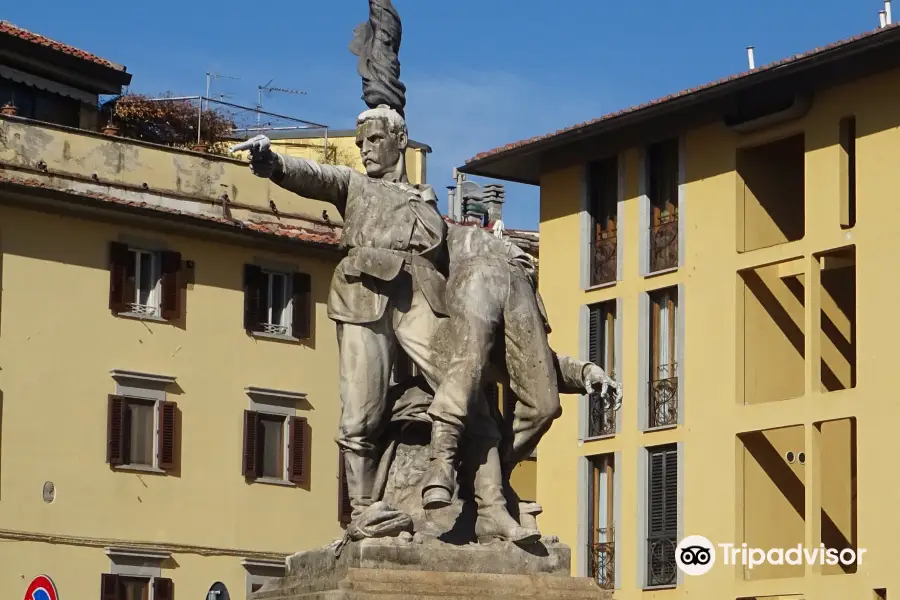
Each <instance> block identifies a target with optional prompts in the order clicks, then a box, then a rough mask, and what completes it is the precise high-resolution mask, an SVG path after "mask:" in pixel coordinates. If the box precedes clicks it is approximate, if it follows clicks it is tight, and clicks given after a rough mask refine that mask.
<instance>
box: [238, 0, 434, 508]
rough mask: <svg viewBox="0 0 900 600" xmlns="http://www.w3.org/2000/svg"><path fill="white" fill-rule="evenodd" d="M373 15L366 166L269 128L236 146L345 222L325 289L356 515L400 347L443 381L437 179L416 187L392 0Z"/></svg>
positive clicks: (357, 42) (363, 45) (366, 81)
mask: <svg viewBox="0 0 900 600" xmlns="http://www.w3.org/2000/svg"><path fill="white" fill-rule="evenodd" d="M369 15H370V18H369V21H368V22H367V23H364V24H363V25H360V26H359V27H358V28H357V30H356V35H355V37H354V40H353V43H352V45H351V49H352V50H353V52H354V53H356V54H358V55H359V63H360V69H359V70H360V75H362V77H363V92H364V93H363V98H364V99H365V101H366V103H367V105H368V106H369V107H370V108H369V110H367V111H365V112H363V113H362V114H360V115H359V117H358V118H357V137H356V143H357V146H358V147H359V149H360V154H361V156H362V162H363V164H364V165H365V169H366V173H367V174H366V175H362V174H361V173H358V172H357V171H355V170H353V169H350V168H348V167H344V166H331V165H323V164H319V163H317V162H315V161H311V160H306V159H303V158H295V157H291V156H285V155H281V154H277V153H274V152H272V150H271V149H270V143H269V140H268V138H266V137H265V136H257V137H255V138H253V139H251V140H248V141H247V142H244V143H243V144H240V145H238V146H236V147H235V148H233V149H232V151H237V150H249V151H250V165H251V168H252V170H253V172H254V173H255V174H257V175H259V176H260V177H268V178H271V179H272V181H274V182H275V183H277V184H278V185H280V186H282V187H284V188H286V189H288V190H291V191H293V192H296V193H297V194H300V195H301V196H305V197H308V198H315V199H317V200H323V201H327V202H330V203H332V204H334V206H335V207H336V208H337V210H338V211H339V213H340V214H341V216H342V217H343V219H344V229H343V233H342V236H341V241H340V245H341V247H342V248H346V249H348V251H349V252H348V255H347V256H346V257H345V258H344V259H343V260H342V261H341V262H340V264H339V265H338V267H337V269H336V271H335V273H334V276H333V279H332V282H331V290H330V293H329V297H328V316H329V317H330V318H331V319H333V320H334V321H336V322H337V338H338V350H339V353H340V396H341V422H340V429H339V433H338V435H337V443H338V445H339V446H340V448H341V450H342V452H343V456H344V462H345V467H346V469H345V470H346V473H347V487H348V489H349V495H350V502H351V505H352V506H353V517H354V518H356V517H358V516H359V514H360V513H361V512H362V511H363V510H364V509H365V508H366V507H367V506H369V505H371V504H372V485H373V483H374V478H375V476H376V470H377V466H378V462H379V451H378V448H377V447H376V443H375V440H376V439H377V438H378V437H379V436H380V433H381V427H382V424H383V422H384V416H385V397H386V393H387V389H388V384H389V379H390V370H391V366H392V364H393V360H394V356H395V353H396V346H397V344H399V345H400V346H401V347H402V348H403V350H404V351H405V352H406V353H407V355H408V356H409V357H410V359H411V360H412V361H413V362H414V363H415V364H416V365H417V366H418V367H419V369H421V371H422V372H423V373H424V374H425V377H426V378H427V379H428V380H429V383H430V384H432V385H436V384H437V382H438V379H437V373H436V370H435V368H434V366H433V360H432V356H431V353H430V348H429V346H428V344H427V342H426V340H428V339H430V338H431V335H432V332H433V330H434V328H435V327H436V326H437V323H438V315H442V314H446V309H445V308H444V287H445V284H446V265H445V262H446V260H445V253H446V247H445V235H446V223H445V222H444V220H443V218H442V217H441V214H440V212H439V211H438V208H437V196H436V195H435V193H434V190H433V189H432V188H431V187H430V186H426V185H417V186H413V185H410V184H409V181H408V179H407V176H406V161H405V154H404V153H405V150H406V148H407V144H408V141H409V139H408V133H407V128H406V121H405V119H404V117H403V109H404V105H405V87H404V86H403V84H402V83H400V81H399V79H398V78H397V75H398V74H399V62H398V60H397V50H398V49H399V46H400V34H401V27H400V20H399V17H398V16H397V13H396V11H395V10H394V7H393V5H392V4H391V2H390V0H370V2H369Z"/></svg>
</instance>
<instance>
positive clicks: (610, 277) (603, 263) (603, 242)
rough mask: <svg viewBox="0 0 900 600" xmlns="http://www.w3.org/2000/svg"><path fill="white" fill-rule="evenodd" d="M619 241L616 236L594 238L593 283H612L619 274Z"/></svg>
mask: <svg viewBox="0 0 900 600" xmlns="http://www.w3.org/2000/svg"><path fill="white" fill-rule="evenodd" d="M617 248H618V243H617V241H616V237H615V236H614V235H613V236H611V237H600V236H599V235H598V236H596V237H595V238H594V245H593V248H591V285H600V284H603V283H610V282H613V281H615V280H616V277H617V276H618V260H617V251H616V250H617Z"/></svg>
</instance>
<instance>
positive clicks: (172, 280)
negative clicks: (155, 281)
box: [160, 251, 181, 321]
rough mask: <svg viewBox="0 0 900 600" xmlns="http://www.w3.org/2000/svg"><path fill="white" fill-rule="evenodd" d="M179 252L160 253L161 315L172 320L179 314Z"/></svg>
mask: <svg viewBox="0 0 900 600" xmlns="http://www.w3.org/2000/svg"><path fill="white" fill-rule="evenodd" d="M180 274H181V254H179V253H178V252H170V251H166V252H163V253H161V255H160V279H161V285H160V288H161V289H162V298H161V302H160V308H161V309H162V317H163V319H165V320H167V321H174V320H175V319H177V318H178V317H180V316H181V286H180V285H179V284H180V279H181V278H180Z"/></svg>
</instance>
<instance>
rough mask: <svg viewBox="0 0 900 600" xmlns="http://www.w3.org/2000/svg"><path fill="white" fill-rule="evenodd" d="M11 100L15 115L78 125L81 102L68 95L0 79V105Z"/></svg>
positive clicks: (59, 123) (68, 125)
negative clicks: (15, 109)
mask: <svg viewBox="0 0 900 600" xmlns="http://www.w3.org/2000/svg"><path fill="white" fill-rule="evenodd" d="M7 102H12V103H13V104H15V105H16V108H17V109H18V111H17V115H18V116H20V117H24V118H26V119H34V120H36V121H44V122H46V123H56V124H57V125H65V126H67V127H78V126H79V125H80V119H81V103H80V102H79V101H78V100H76V99H74V98H69V97H68V96H62V95H60V94H54V93H52V92H47V91H44V90H41V89H38V88H36V87H32V86H30V85H26V84H24V83H19V82H18V81H12V80H10V79H0V106H2V105H4V104H6V103H7Z"/></svg>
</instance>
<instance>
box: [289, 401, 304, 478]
mask: <svg viewBox="0 0 900 600" xmlns="http://www.w3.org/2000/svg"><path fill="white" fill-rule="evenodd" d="M290 419H291V420H290V425H289V426H288V428H289V430H290V431H289V434H288V440H289V442H288V443H289V444H290V446H289V447H288V479H289V480H290V481H292V482H294V483H295V484H297V485H303V484H305V483H306V482H307V478H306V458H307V451H308V448H307V447H306V440H307V439H308V436H307V435H306V427H307V423H306V419H305V418H303V417H291V418H290Z"/></svg>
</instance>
